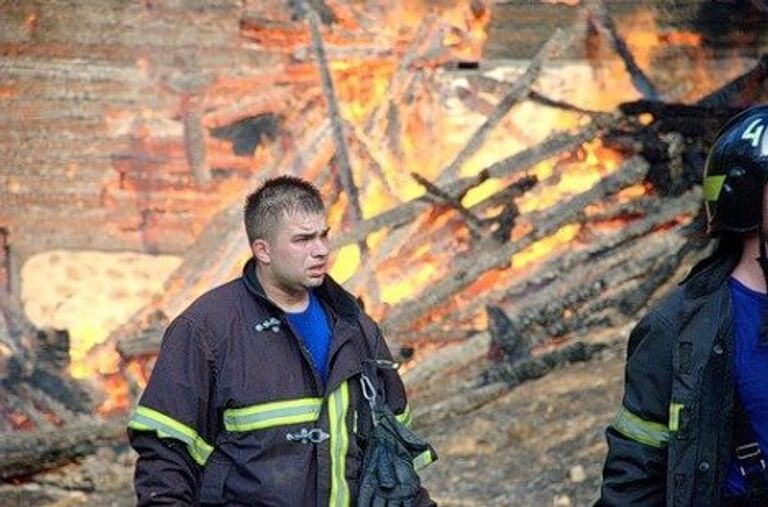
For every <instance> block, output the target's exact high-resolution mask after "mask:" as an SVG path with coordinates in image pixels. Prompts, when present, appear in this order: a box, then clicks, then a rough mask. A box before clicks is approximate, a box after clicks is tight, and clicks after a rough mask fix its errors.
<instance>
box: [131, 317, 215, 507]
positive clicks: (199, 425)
mask: <svg viewBox="0 0 768 507" xmlns="http://www.w3.org/2000/svg"><path fill="white" fill-rule="evenodd" d="M213 384H214V380H213V355H212V353H211V351H210V348H209V346H208V342H207V341H206V340H205V339H204V337H203V335H202V334H201V332H200V331H199V328H198V327H197V326H196V325H195V324H194V323H193V322H191V321H189V320H186V319H184V318H183V317H179V318H177V319H176V320H175V321H174V322H173V323H172V324H171V325H170V327H169V328H168V330H167V331H166V333H165V336H164V337H163V342H162V345H161V347H160V353H159V355H158V358H157V362H156V363H155V366H154V369H153V370H152V375H151V377H150V379H149V382H148V384H147V387H146V389H145V390H144V393H143V394H142V397H141V400H140V401H139V404H138V406H137V407H136V410H135V411H134V412H133V414H132V415H131V417H130V419H129V422H128V435H129V439H130V442H131V445H132V446H133V448H134V449H135V450H136V452H137V453H138V454H139V458H138V460H137V462H136V473H135V477H134V484H135V488H136V495H137V497H138V505H139V506H140V507H143V506H150V505H152V506H155V505H194V504H196V503H197V498H198V491H199V489H200V476H201V471H202V467H203V466H204V465H205V463H206V461H207V460H208V457H209V456H210V454H211V452H212V451H213V447H212V445H213V442H214V439H215V432H216V431H217V428H216V427H215V419H214V416H213V413H212V412H213V411H212V407H211V403H210V392H211V390H212V387H213Z"/></svg>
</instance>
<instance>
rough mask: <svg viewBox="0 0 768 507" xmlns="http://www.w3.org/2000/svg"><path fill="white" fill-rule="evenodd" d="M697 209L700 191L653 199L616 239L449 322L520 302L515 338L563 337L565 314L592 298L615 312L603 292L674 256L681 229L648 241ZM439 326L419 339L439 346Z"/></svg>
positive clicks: (501, 290) (562, 259)
mask: <svg viewBox="0 0 768 507" xmlns="http://www.w3.org/2000/svg"><path fill="white" fill-rule="evenodd" d="M700 207H701V198H700V193H699V192H698V191H692V192H689V193H688V194H686V195H684V196H681V197H677V198H662V199H659V198H657V199H655V200H654V201H652V202H651V206H649V207H648V208H647V209H646V210H645V213H644V214H643V216H642V218H638V219H635V220H632V221H631V222H629V223H628V224H627V225H626V226H625V227H623V228H622V229H621V230H619V231H618V232H617V233H614V234H610V235H608V236H607V237H598V238H594V239H593V240H592V242H591V244H590V245H589V246H587V247H585V248H582V249H576V250H574V251H571V252H568V253H566V254H564V255H560V256H556V257H555V258H553V259H551V260H548V261H546V262H545V264H544V265H543V266H541V267H540V268H539V269H537V270H535V271H534V272H532V273H531V274H530V275H528V276H526V277H525V278H523V279H522V280H521V281H519V282H516V283H514V284H513V285H511V286H502V287H498V288H497V289H495V290H492V291H487V292H485V293H483V294H481V295H478V296H476V297H474V298H472V300H471V302H469V303H468V304H466V305H464V306H463V307H462V308H461V309H460V310H458V311H456V312H454V313H453V314H452V317H451V319H452V322H454V323H455V322H462V321H464V320H467V319H468V316H471V315H473V314H474V313H475V312H477V311H479V310H480V309H481V308H482V307H483V306H484V305H488V304H505V303H509V302H515V301H521V302H524V304H516V305H514V307H515V309H514V313H513V319H514V320H513V325H514V328H515V333H517V334H518V335H525V336H526V337H527V338H528V339H529V340H530V341H531V344H532V345H535V344H536V343H537V342H539V341H543V340H545V339H547V338H550V337H553V336H558V335H560V334H564V333H565V332H567V331H570V330H571V328H572V327H573V326H572V325H571V324H572V323H569V324H568V325H567V326H565V327H563V326H562V325H561V323H562V322H565V321H564V320H562V319H561V317H562V316H563V314H564V313H565V311H566V310H574V309H575V308H576V307H577V306H579V305H582V304H584V303H585V302H589V301H590V300H591V298H595V299H597V300H599V301H605V305H606V306H616V307H619V306H621V305H623V303H621V301H620V300H618V299H616V297H614V296H610V297H606V296H605V295H604V294H603V295H602V296H601V294H602V292H603V291H604V290H605V289H606V288H607V287H611V286H615V285H617V284H621V283H624V282H625V281H626V280H629V279H632V278H640V277H643V276H645V275H646V274H647V273H648V272H651V271H653V270H655V269H656V268H657V267H658V265H659V262H662V261H660V260H659V259H666V258H667V257H669V256H676V255H678V253H677V252H679V250H680V246H679V244H680V243H681V242H682V241H683V240H682V239H680V238H681V236H680V234H681V233H680V232H679V231H680V230H681V229H682V226H677V227H676V228H675V229H673V230H671V231H669V232H668V233H667V234H664V235H655V236H654V237H653V238H652V239H650V240H649V239H648V238H647V236H648V235H649V234H651V233H652V232H653V231H655V230H656V229H658V228H660V227H664V226H665V225H666V224H669V223H670V222H674V220H676V219H677V218H678V217H681V216H692V215H695V214H696V212H697V210H699V209H700ZM620 209H621V208H620V207H619V208H617V210H620ZM675 231H678V232H677V233H675ZM689 241H690V242H692V243H697V242H696V241H694V240H689ZM678 263H679V262H678ZM585 266H586V268H585ZM659 283H660V282H659ZM649 288H650V287H649ZM532 295H533V296H532ZM601 308H605V306H603V307H601ZM595 311H597V308H595ZM587 313H588V312H587ZM470 320H471V319H470ZM574 322H575V321H574ZM442 325H443V324H442V323H441V322H437V323H436V324H434V325H433V326H428V327H427V328H425V329H422V330H421V339H422V340H423V341H424V340H430V341H443V335H442V334H441V326H442ZM454 327H456V326H455V325H454ZM534 327H536V328H537V329H539V331H537V333H535V334H534V333H531V332H530V331H531V329H532V328H534ZM430 337H431V338H430ZM406 341H409V339H407V340H406Z"/></svg>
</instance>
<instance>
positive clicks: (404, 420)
mask: <svg viewBox="0 0 768 507" xmlns="http://www.w3.org/2000/svg"><path fill="white" fill-rule="evenodd" d="M395 419H397V422H399V423H400V424H402V425H403V426H405V427H407V428H410V427H411V425H412V424H413V418H412V417H411V407H409V406H408V405H406V406H405V410H403V413H402V414H396V415H395Z"/></svg>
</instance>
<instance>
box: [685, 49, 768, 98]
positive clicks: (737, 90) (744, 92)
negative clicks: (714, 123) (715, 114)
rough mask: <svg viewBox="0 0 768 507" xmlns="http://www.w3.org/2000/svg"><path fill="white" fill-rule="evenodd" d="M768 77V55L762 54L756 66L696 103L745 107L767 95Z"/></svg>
mask: <svg viewBox="0 0 768 507" xmlns="http://www.w3.org/2000/svg"><path fill="white" fill-rule="evenodd" d="M767 78H768V55H762V56H761V57H760V60H759V61H758V62H757V65H755V67H754V68H753V69H752V70H750V71H748V72H746V73H744V74H742V75H741V76H739V77H737V78H736V79H734V80H733V81H731V82H730V83H728V84H726V85H725V86H723V87H721V88H720V89H718V90H715V91H714V92H712V93H710V94H709V95H706V96H705V97H702V98H701V99H699V100H698V101H697V102H696V104H697V105H700V106H705V107H712V108H717V109H729V108H737V109H743V108H745V107H747V106H749V105H752V104H754V103H755V102H757V101H759V100H760V99H761V97H763V96H764V95H765V81H766V79H767Z"/></svg>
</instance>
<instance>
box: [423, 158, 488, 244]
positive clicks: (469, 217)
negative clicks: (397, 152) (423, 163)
mask: <svg viewBox="0 0 768 507" xmlns="http://www.w3.org/2000/svg"><path fill="white" fill-rule="evenodd" d="M411 177H413V179H415V180H416V181H417V182H418V183H419V184H420V185H422V186H423V187H424V188H425V189H426V190H427V193H428V194H429V195H431V196H432V197H433V198H434V199H435V200H436V201H437V202H439V203H442V204H445V205H447V206H449V207H450V208H452V209H455V210H456V211H458V212H459V214H460V215H461V216H462V217H463V218H464V221H465V223H466V224H467V227H468V228H469V231H470V233H471V234H472V237H474V238H475V239H480V238H482V237H483V236H487V230H486V228H485V226H486V224H485V223H484V222H483V221H482V220H480V219H479V218H478V217H476V216H475V215H473V214H472V212H471V211H469V210H468V209H467V208H465V207H464V205H463V204H461V200H460V198H454V197H452V196H451V195H449V194H448V193H447V192H444V191H443V190H441V189H440V188H439V187H438V186H437V185H435V184H433V183H432V182H430V181H429V180H428V179H426V178H424V177H422V176H420V175H419V174H417V173H413V172H412V173H411Z"/></svg>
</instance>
